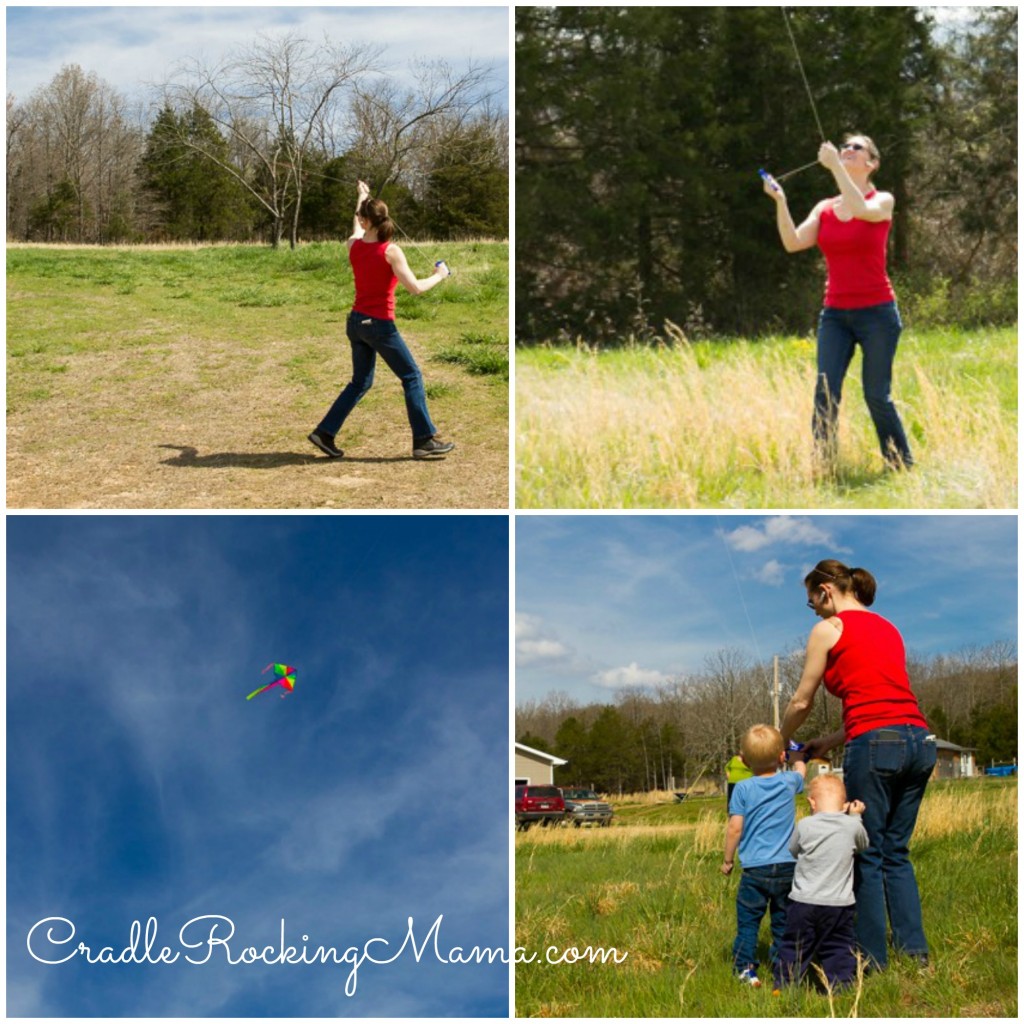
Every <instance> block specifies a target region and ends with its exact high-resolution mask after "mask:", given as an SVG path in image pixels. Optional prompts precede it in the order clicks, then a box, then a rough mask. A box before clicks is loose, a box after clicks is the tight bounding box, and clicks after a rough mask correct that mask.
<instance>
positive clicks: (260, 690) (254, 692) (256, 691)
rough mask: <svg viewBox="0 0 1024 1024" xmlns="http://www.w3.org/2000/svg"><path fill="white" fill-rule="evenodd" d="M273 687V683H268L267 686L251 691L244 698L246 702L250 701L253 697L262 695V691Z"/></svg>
mask: <svg viewBox="0 0 1024 1024" xmlns="http://www.w3.org/2000/svg"><path fill="white" fill-rule="evenodd" d="M273 685H274V684H273V683H270V684H269V685H268V686H261V687H260V688H259V689H258V690H253V691H252V693H250V694H249V696H248V697H246V698H245V699H246V700H252V699H253V697H256V696H258V695H259V694H261V693H263V692H264V690H269V689H270V687H271V686H273Z"/></svg>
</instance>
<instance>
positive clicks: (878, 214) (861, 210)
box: [818, 142, 896, 221]
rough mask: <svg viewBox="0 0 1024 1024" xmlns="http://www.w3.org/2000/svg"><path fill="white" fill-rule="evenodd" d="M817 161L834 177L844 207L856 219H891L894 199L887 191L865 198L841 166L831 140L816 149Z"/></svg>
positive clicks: (837, 152)
mask: <svg viewBox="0 0 1024 1024" xmlns="http://www.w3.org/2000/svg"><path fill="white" fill-rule="evenodd" d="M818 161H819V162H820V163H821V164H822V165H823V166H824V167H826V168H827V169H828V170H830V171H831V172H832V177H833V178H835V179H836V184H837V185H838V186H839V192H840V194H841V195H842V197H843V202H844V203H845V204H846V208H847V209H848V210H849V211H850V212H851V213H852V214H853V216H854V217H856V218H857V220H868V221H880V220H892V211H893V207H894V206H895V205H896V200H895V199H893V197H892V195H891V194H890V193H888V192H875V194H874V195H873V196H872V197H871V198H870V199H865V198H864V193H863V192H861V190H860V189H859V188H857V186H856V185H855V184H854V181H853V179H852V178H851V177H850V175H849V173H848V172H847V170H846V168H845V167H844V166H843V161H842V160H841V159H840V157H839V150H837V149H836V147H835V146H833V145H832V143H831V142H823V143H822V144H821V147H820V148H819V150H818Z"/></svg>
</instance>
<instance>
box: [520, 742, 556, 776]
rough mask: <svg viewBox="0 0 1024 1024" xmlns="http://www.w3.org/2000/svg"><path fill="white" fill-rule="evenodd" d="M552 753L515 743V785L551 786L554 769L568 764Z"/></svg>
mask: <svg viewBox="0 0 1024 1024" xmlns="http://www.w3.org/2000/svg"><path fill="white" fill-rule="evenodd" d="M568 763H569V762H568V761H563V760H562V758H560V757H555V756H554V754H545V753H544V752H543V751H542V750H534V749H533V747H528V746H526V745H525V744H524V743H517V744H516V776H515V777H516V782H515V784H516V785H517V786H528V785H534V786H551V785H554V781H555V769H556V768H558V767H560V766H561V765H563V764H568Z"/></svg>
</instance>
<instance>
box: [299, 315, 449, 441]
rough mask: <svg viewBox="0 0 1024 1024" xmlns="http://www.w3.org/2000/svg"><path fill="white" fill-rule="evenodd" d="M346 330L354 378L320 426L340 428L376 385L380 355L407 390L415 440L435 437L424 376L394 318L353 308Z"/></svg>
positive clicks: (332, 432)
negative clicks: (386, 317) (424, 387)
mask: <svg viewBox="0 0 1024 1024" xmlns="http://www.w3.org/2000/svg"><path fill="white" fill-rule="evenodd" d="M345 333H346V334H347V335H348V340H349V342H350V344H351V345H352V380H351V382H350V383H348V384H346V385H345V389H344V390H343V391H342V392H341V394H340V395H338V397H337V398H336V399H335V400H334V404H333V405H332V406H331V407H330V409H328V410H327V415H326V416H324V418H323V419H322V420H321V421H320V424H319V426H318V427H317V429H318V430H322V431H323V432H324V433H326V434H330V435H331V436H334V435H335V434H337V433H338V431H339V430H341V425H342V424H343V423H344V422H345V419H346V418H347V417H348V414H349V413H350V412H351V411H352V410H353V409H354V408H355V407H356V405H357V404H358V402H359V399H360V398H362V397H363V395H365V394H366V392H367V391H369V390H370V387H371V386H372V385H373V371H374V367H375V366H376V363H377V356H378V355H379V356H380V357H381V359H383V360H384V362H385V363H387V365H388V368H389V369H390V370H391V372H392V373H393V374H394V375H395V376H396V377H397V378H398V379H399V380H400V381H401V382H402V387H403V388H404V389H405V409H406V412H407V413H408V415H409V426H410V427H412V436H413V439H414V440H417V441H419V440H422V439H423V438H427V437H433V436H434V434H436V433H437V430H436V428H435V427H434V424H433V423H432V422H431V419H430V413H429V412H427V396H426V393H425V392H424V390H423V375H422V374H421V373H420V369H419V367H418V366H417V365H416V360H415V359H413V357H412V353H411V352H410V351H409V348H408V346H407V345H406V344H405V341H403V339H402V336H401V335H400V334H399V333H398V328H397V327H396V326H395V321H394V320H378V319H377V318H376V317H372V316H364V315H363V314H362V313H357V312H356V311H355V310H353V311H352V312H351V313H349V315H348V323H347V324H346V325H345Z"/></svg>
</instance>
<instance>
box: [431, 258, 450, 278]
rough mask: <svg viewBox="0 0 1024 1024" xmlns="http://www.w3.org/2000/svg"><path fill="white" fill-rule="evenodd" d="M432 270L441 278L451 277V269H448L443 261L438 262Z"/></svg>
mask: <svg viewBox="0 0 1024 1024" xmlns="http://www.w3.org/2000/svg"><path fill="white" fill-rule="evenodd" d="M434 270H436V271H437V273H438V274H440V275H441V277H442V278H445V277H451V276H452V268H451V267H449V266H448V264H447V263H445V261H444V260H438V261H437V262H436V263H435V264H434Z"/></svg>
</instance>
